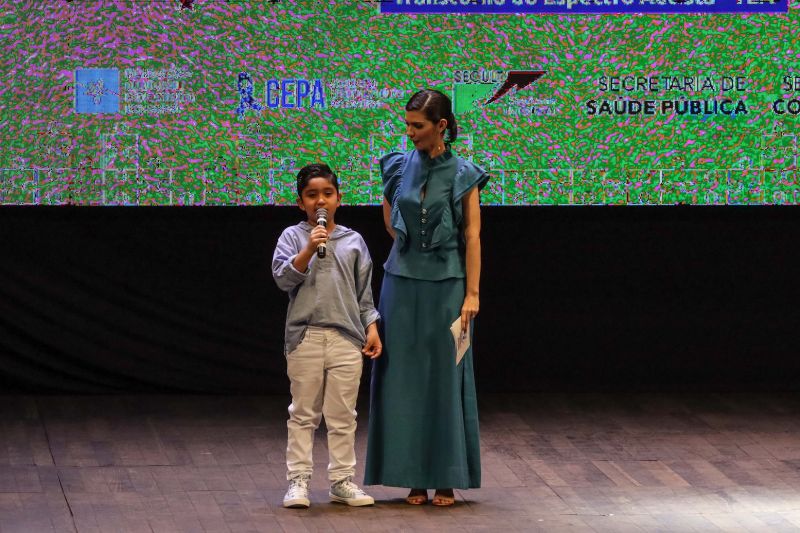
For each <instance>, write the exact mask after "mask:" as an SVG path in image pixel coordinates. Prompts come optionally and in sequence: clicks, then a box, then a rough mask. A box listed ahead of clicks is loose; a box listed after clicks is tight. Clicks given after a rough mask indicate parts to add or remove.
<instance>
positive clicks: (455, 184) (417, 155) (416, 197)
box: [380, 149, 489, 281]
mask: <svg viewBox="0 0 800 533" xmlns="http://www.w3.org/2000/svg"><path fill="white" fill-rule="evenodd" d="M380 165H381V175H382V177H383V195H384V197H385V198H386V200H387V201H388V202H389V203H390V204H391V206H392V210H391V219H390V223H391V226H392V228H393V229H394V231H395V241H394V245H392V250H391V252H390V253H389V258H388V259H387V260H386V263H385V264H384V265H383V268H384V270H385V271H386V272H388V273H389V274H393V275H395V276H402V277H406V278H414V279H421V280H429V281H439V280H443V279H448V278H463V277H465V276H466V266H465V251H466V246H465V240H464V232H463V219H464V213H463V211H464V210H463V207H462V200H463V198H464V196H465V195H466V194H467V192H469V191H470V189H472V188H473V187H475V186H477V187H478V188H479V189H481V188H483V187H484V186H485V185H486V183H487V182H488V181H489V175H488V174H487V173H486V171H485V170H483V169H482V168H480V167H479V166H477V165H475V164H473V163H472V162H470V161H467V160H465V159H462V158H461V157H458V156H456V155H454V154H453V152H451V151H450V150H449V149H447V150H445V152H444V153H443V154H441V155H439V156H437V157H435V158H433V159H431V157H430V156H428V154H427V153H426V152H421V151H417V150H410V151H408V152H405V153H401V152H393V153H390V154H388V155H386V156H384V157H383V158H381V160H380ZM423 190H424V191H425V195H424V198H423V195H422V191H423Z"/></svg>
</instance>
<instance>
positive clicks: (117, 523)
mask: <svg viewBox="0 0 800 533" xmlns="http://www.w3.org/2000/svg"><path fill="white" fill-rule="evenodd" d="M480 403H481V413H480V416H481V419H480V422H481V449H482V461H483V488H481V489H476V490H469V491H457V492H456V497H457V503H456V505H455V506H454V507H452V508H435V507H432V506H430V505H426V506H423V507H410V506H408V505H406V504H404V503H403V499H402V498H403V497H404V496H405V491H404V490H403V489H397V488H388V487H372V488H370V490H369V492H370V493H371V494H372V495H373V496H374V497H375V499H376V500H377V503H376V505H375V506H374V507H370V508H349V507H346V506H342V505H336V504H331V503H329V502H328V500H327V483H326V475H325V467H326V463H327V461H326V459H327V449H326V445H325V439H324V434H323V433H322V432H321V431H320V432H318V434H317V441H316V444H315V452H316V453H315V477H314V479H313V480H312V488H313V491H312V507H311V508H310V509H308V510H294V509H284V508H282V507H281V499H282V497H283V493H284V490H285V488H286V482H285V466H284V449H285V447H286V422H285V417H286V406H287V404H288V397H283V396H263V397H253V396H240V397H230V396H226V397H213V396H94V397H89V396H36V397H33V396H3V397H0V532H2V533H11V532H24V533H31V532H37V533H38V532H45V531H58V532H70V531H79V532H81V533H84V532H85V533H88V532H98V531H103V532H140V531H141V532H162V531H163V532H167V531H169V532H172V531H231V532H240V531H270V532H273V531H278V532H280V531H346V532H358V531H436V532H444V531H487V532H488V531H491V532H496V531H546V532H556V531H609V532H614V533H617V532H625V531H676V532H688V531H704V532H705V531H770V532H775V531H798V530H800V416H798V415H800V395H798V394H775V395H765V394H632V395H619V394H526V395H489V394H485V395H482V396H481V397H480ZM427 407H428V408H430V407H432V406H427ZM424 408H425V406H420V412H422V411H423V410H424ZM366 414H367V409H366V405H363V406H362V408H361V411H360V415H359V419H360V421H361V426H360V428H359V431H358V440H357V452H358V460H359V462H363V460H364V451H365V438H366V431H365V430H366V420H367V418H366ZM420 453H424V450H420ZM360 475H361V474H360V472H359V474H358V476H359V479H357V481H360Z"/></svg>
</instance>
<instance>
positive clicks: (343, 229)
mask: <svg viewBox="0 0 800 533" xmlns="http://www.w3.org/2000/svg"><path fill="white" fill-rule="evenodd" d="M298 226H299V227H300V228H302V229H303V231H305V232H306V233H311V230H312V229H314V226H312V225H311V224H309V223H308V221H307V220H304V221H302V222H301V223H300V224H298ZM351 233H353V230H351V229H350V228H348V227H347V226H342V225H341V224H336V227H335V228H333V233H331V234H330V235H328V239H330V240H332V241H335V240H336V239H341V238H342V237H345V236H347V235H350V234H351Z"/></svg>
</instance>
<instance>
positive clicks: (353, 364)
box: [286, 327, 364, 482]
mask: <svg viewBox="0 0 800 533" xmlns="http://www.w3.org/2000/svg"><path fill="white" fill-rule="evenodd" d="M363 364H364V363H363V356H362V354H361V351H360V350H359V349H358V348H357V347H356V346H355V345H354V344H353V343H352V342H351V341H349V340H347V339H346V338H345V337H343V336H342V335H341V334H340V333H339V332H338V331H336V330H335V329H330V328H317V327H309V328H308V330H306V334H305V337H303V341H302V342H301V343H300V345H299V346H298V347H297V348H295V349H294V350H293V351H292V352H291V353H289V355H287V356H286V368H287V374H288V375H289V380H291V392H292V404H291V405H290V406H289V421H288V422H287V424H286V425H287V427H288V429H289V439H288V445H287V447H286V470H287V473H286V477H287V479H292V478H294V477H297V476H298V475H301V474H309V475H310V474H311V471H312V469H313V461H312V456H311V450H312V448H313V445H314V431H315V430H316V429H317V427H319V423H320V419H321V418H322V416H323V415H324V416H325V425H326V426H327V427H328V457H329V463H328V479H330V481H332V482H333V481H338V480H340V479H343V478H346V477H349V476H354V475H355V466H356V452H355V447H354V444H355V435H356V398H357V397H358V385H359V382H360V381H361V368H362V366H363Z"/></svg>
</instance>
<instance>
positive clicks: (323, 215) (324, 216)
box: [317, 207, 328, 224]
mask: <svg viewBox="0 0 800 533" xmlns="http://www.w3.org/2000/svg"><path fill="white" fill-rule="evenodd" d="M320 220H322V221H323V222H324V223H325V224H327V223H328V210H327V209H325V208H324V207H320V208H319V209H317V224H319V221H320Z"/></svg>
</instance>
